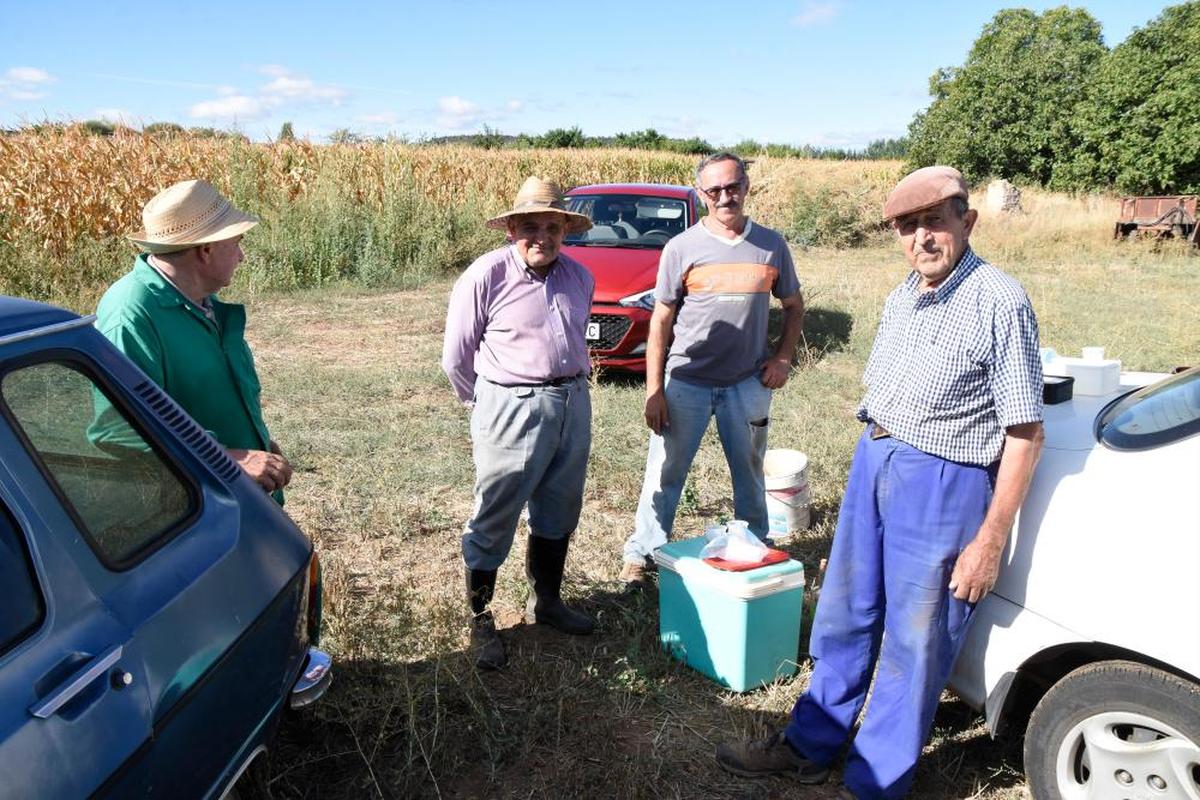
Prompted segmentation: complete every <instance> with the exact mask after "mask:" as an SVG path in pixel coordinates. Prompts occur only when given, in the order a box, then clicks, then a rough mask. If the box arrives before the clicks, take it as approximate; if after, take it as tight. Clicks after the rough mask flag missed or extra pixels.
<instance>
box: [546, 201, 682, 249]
mask: <svg viewBox="0 0 1200 800" xmlns="http://www.w3.org/2000/svg"><path fill="white" fill-rule="evenodd" d="M567 209H568V210H569V211H574V212H576V213H579V214H586V215H587V216H588V218H589V219H591V220H592V227H591V228H590V229H589V230H586V231H584V232H583V233H576V234H572V235H570V236H568V237H567V238H566V243H567V244H572V245H579V246H585V247H589V246H590V247H629V248H653V249H656V250H658V249H661V248H662V246H663V245H665V244H666V243H667V241H668V240H669V239H671V238H672V237H674V236H677V235H679V234H681V233H683V231H684V228H686V227H687V201H686V200H683V199H679V198H674V197H648V196H646V195H637V194H577V195H571V196H569V197H568V198H567Z"/></svg>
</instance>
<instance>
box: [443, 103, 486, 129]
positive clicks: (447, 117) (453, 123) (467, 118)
mask: <svg viewBox="0 0 1200 800" xmlns="http://www.w3.org/2000/svg"><path fill="white" fill-rule="evenodd" d="M438 112H439V114H438V118H437V122H438V125H440V126H441V127H443V128H449V129H451V130H462V129H464V128H470V127H473V126H474V125H475V123H477V122H479V121H480V120H481V119H482V118H483V113H482V112H481V110H480V108H479V106H478V105H476V104H475V103H472V102H471V101H470V100H464V99H463V98H461V97H458V96H457V95H450V96H449V97H442V98H440V99H438Z"/></svg>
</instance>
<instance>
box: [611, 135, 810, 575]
mask: <svg viewBox="0 0 1200 800" xmlns="http://www.w3.org/2000/svg"><path fill="white" fill-rule="evenodd" d="M696 180H697V186H698V188H699V190H700V192H701V195H702V196H703V198H704V203H705V205H706V206H707V207H708V212H709V213H708V216H706V217H704V219H702V220H701V221H700V222H699V223H698V224H696V225H693V226H692V227H691V228H689V229H688V230H687V231H685V232H683V233H682V234H680V235H679V236H677V237H675V238H674V239H672V240H671V241H670V242H668V243H667V246H666V248H665V249H664V250H663V254H662V260H661V261H660V262H659V266H658V283H657V285H656V287H655V290H654V299H655V301H656V302H655V305H654V314H653V316H652V317H651V319H650V339H649V342H648V343H647V346H646V424H647V425H648V426H649V427H650V430H651V431H652V433H651V436H650V447H649V453H648V455H647V458H646V476H645V480H644V482H643V484H642V495H641V498H640V500H639V501H638V510H637V518H636V521H635V526H634V532H633V535H632V536H630V537H629V539H628V540H627V541H626V542H625V550H624V560H625V565H624V568H623V569H622V570H621V580H623V581H624V582H626V583H629V584H638V583H641V582H642V581H643V580H644V579H645V565H646V558H647V557H648V556H649V555H650V554H651V553H652V552H653V550H654V549H655V548H657V547H660V546H662V545H663V544H665V543H666V541H667V538H668V537H669V535H670V532H671V528H672V526H673V525H674V523H675V509H676V507H677V506H678V504H679V496H680V493H681V492H682V491H683V484H684V481H685V480H686V479H687V473H688V470H689V469H690V467H691V465H692V459H693V458H694V457H695V455H696V450H697V449H698V448H699V447H700V440H701V439H702V438H703V436H704V432H705V430H707V428H708V422H709V419H710V418H712V417H716V420H717V432H718V434H719V435H720V437H721V446H722V448H723V449H724V451H725V459H726V461H727V462H728V464H729V472H730V476H731V478H732V480H733V509H734V514H735V515H736V516H737V518H738V519H744V520H746V522H748V523H749V524H750V530H751V531H752V532H753V533H754V534H755V535H756V536H758V537H759V538H765V537H766V535H767V506H766V497H765V491H764V487H763V473H762V462H763V455H764V453H765V452H766V449H767V426H768V422H769V421H770V408H771V391H772V390H773V389H778V388H780V387H781V386H783V385H784V383H786V382H787V379H788V375H789V373H790V371H791V366H792V358H793V357H794V356H795V352H796V344H797V343H798V342H799V340H800V330H801V325H802V324H803V320H804V302H803V300H802V299H801V296H800V282H799V281H798V280H797V278H796V269H795V267H794V266H793V264H792V257H791V254H790V253H789V252H788V249H787V244H786V243H785V242H784V240H783V237H782V236H780V235H779V234H778V233H776V232H775V231H773V230H771V229H770V228H766V227H764V226H762V225H755V224H754V223H752V222H751V221H750V219H749V218H748V217H747V216H746V214H745V209H744V205H743V203H744V201H745V198H746V193H747V192H748V191H749V189H750V180H749V178H748V177H747V175H746V165H745V162H743V161H742V159H740V158H738V157H737V156H735V155H733V154H732V153H717V154H716V155H712V156H709V157H707V158H705V159H704V160H703V161H701V162H700V166H699V167H698V168H697V170H696ZM772 295H774V296H775V297H777V298H779V300H780V302H781V303H782V305H783V316H784V320H783V333H782V335H781V336H780V338H779V343H778V345H777V346H776V347H775V348H774V350H772V349H771V347H770V345H769V343H768V341H767V318H768V315H769V312H770V305H771V296H772ZM668 346H669V349H668Z"/></svg>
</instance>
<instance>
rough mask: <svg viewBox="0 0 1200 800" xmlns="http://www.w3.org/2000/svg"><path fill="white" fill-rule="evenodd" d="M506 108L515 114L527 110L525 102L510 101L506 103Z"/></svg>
mask: <svg viewBox="0 0 1200 800" xmlns="http://www.w3.org/2000/svg"><path fill="white" fill-rule="evenodd" d="M505 107H506V108H507V109H508V110H509V111H514V112H516V111H520V110H521V109H523V108H525V101H524V100H509V101H508V102H507V103H505Z"/></svg>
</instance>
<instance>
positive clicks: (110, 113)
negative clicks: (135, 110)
mask: <svg viewBox="0 0 1200 800" xmlns="http://www.w3.org/2000/svg"><path fill="white" fill-rule="evenodd" d="M92 116H94V117H95V118H96V119H103V120H107V121H109V122H121V123H126V124H128V122H129V121H130V120H131V119H133V115H132V114H130V113H129V112H128V111H126V110H125V109H123V108H97V109H95V110H94V111H92Z"/></svg>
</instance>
